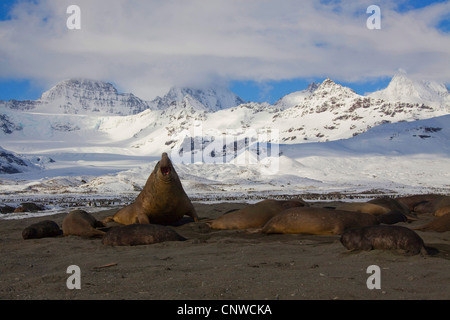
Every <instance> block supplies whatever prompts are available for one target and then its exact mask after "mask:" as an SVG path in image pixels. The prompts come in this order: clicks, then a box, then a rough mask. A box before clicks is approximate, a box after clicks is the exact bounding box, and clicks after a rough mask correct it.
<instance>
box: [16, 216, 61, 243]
mask: <svg viewBox="0 0 450 320" xmlns="http://www.w3.org/2000/svg"><path fill="white" fill-rule="evenodd" d="M59 235H62V231H61V229H60V228H59V226H58V224H57V223H56V222H55V221H51V220H44V221H41V222H37V223H33V224H32V225H30V226H28V227H26V228H25V229H23V231H22V238H24V239H25V240H27V239H40V238H46V237H57V236H59Z"/></svg>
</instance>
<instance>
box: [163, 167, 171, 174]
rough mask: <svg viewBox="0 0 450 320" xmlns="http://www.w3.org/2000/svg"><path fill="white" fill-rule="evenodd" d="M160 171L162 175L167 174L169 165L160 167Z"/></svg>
mask: <svg viewBox="0 0 450 320" xmlns="http://www.w3.org/2000/svg"><path fill="white" fill-rule="evenodd" d="M161 173H162V174H163V176H168V175H169V173H170V167H161Z"/></svg>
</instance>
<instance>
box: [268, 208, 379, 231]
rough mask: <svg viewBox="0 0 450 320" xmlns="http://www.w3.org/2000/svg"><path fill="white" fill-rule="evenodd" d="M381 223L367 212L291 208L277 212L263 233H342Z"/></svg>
mask: <svg viewBox="0 0 450 320" xmlns="http://www.w3.org/2000/svg"><path fill="white" fill-rule="evenodd" d="M377 224H379V222H378V219H377V217H375V216H372V215H370V214H367V213H360V212H350V211H341V210H333V209H326V208H311V207H308V208H306V207H303V208H291V209H287V210H285V211H283V212H282V213H280V214H277V215H276V216H275V217H273V218H272V219H270V220H269V221H268V222H267V223H266V224H265V225H264V227H263V228H262V230H261V231H262V232H263V233H307V234H317V235H330V234H342V233H343V232H344V231H345V230H346V229H349V228H357V227H363V226H370V225H377Z"/></svg>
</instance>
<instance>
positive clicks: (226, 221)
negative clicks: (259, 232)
mask: <svg viewBox="0 0 450 320" xmlns="http://www.w3.org/2000/svg"><path fill="white" fill-rule="evenodd" d="M304 206H308V204H307V203H306V202H304V201H302V200H273V199H266V200H263V201H260V202H258V203H255V204H251V205H248V206H246V207H245V208H242V209H240V210H237V211H233V212H231V213H227V214H224V215H222V216H220V217H219V218H217V219H215V220H213V221H210V222H208V225H209V226H210V227H211V228H212V229H250V228H261V227H263V226H264V225H265V224H266V222H267V221H269V220H270V219H271V218H273V217H274V216H275V215H277V214H279V213H280V212H282V211H284V210H286V209H289V208H294V207H304Z"/></svg>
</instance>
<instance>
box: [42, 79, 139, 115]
mask: <svg viewBox="0 0 450 320" xmlns="http://www.w3.org/2000/svg"><path fill="white" fill-rule="evenodd" d="M38 101H39V102H40V103H41V105H40V106H39V111H42V112H51V113H66V114H67V113H69V114H90V113H95V114H117V115H130V114H136V113H139V112H142V111H144V110H145V109H148V105H147V103H146V102H144V101H143V100H141V99H139V98H138V97H136V96H135V95H133V94H131V93H118V91H117V89H116V88H115V87H114V86H113V85H112V84H111V83H109V82H103V81H98V80H90V79H82V78H72V79H67V80H63V81H61V82H59V83H57V84H56V85H55V86H53V87H52V88H51V89H49V90H48V91H46V92H44V93H43V94H42V96H41V98H40V99H39V100H38Z"/></svg>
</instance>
